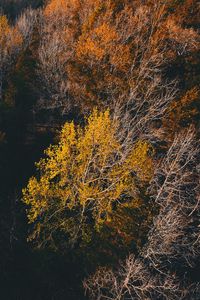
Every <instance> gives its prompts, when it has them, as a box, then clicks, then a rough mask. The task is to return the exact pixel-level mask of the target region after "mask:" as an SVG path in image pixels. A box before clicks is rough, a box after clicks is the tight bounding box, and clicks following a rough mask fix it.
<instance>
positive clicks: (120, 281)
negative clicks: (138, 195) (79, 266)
mask: <svg viewBox="0 0 200 300" xmlns="http://www.w3.org/2000/svg"><path fill="white" fill-rule="evenodd" d="M198 155H199V147H198V145H197V143H196V141H195V133H194V130H193V129H192V128H190V129H188V130H187V131H186V132H183V133H181V134H180V135H179V136H177V137H176V138H175V139H174V142H173V143H172V145H171V147H170V148H169V150H168V152H167V154H166V156H165V157H164V158H163V160H162V161H161V163H160V166H159V168H158V169H157V171H156V174H155V177H154V180H153V182H152V186H151V193H152V197H153V198H154V201H155V202H156V203H157V204H158V205H159V206H160V211H159V214H158V216H157V217H156V218H155V220H154V226H153V228H152V229H151V230H150V232H149V234H148V242H147V243H146V245H145V246H144V248H143V250H142V251H141V253H140V256H139V257H138V258H135V257H134V256H133V255H130V256H129V257H128V258H127V260H126V261H125V262H122V263H121V264H120V266H119V267H118V268H117V269H116V270H111V269H104V268H103V269H99V270H98V271H97V272H96V273H95V275H93V276H91V277H90V278H89V279H87V280H85V281H84V287H85V289H86V291H88V292H89V294H90V297H91V299H98V300H100V299H102V300H103V299H113V300H114V299H115V300H116V299H120V300H122V299H123V300H125V299H127V300H128V299H198V297H199V287H198V285H194V286H189V283H188V282H187V281H188V278H187V277H185V278H180V277H179V276H178V275H177V267H178V268H183V265H184V266H186V265H189V266H191V265H192V264H194V263H195V258H196V257H197V256H198V255H199V253H200V247H199V246H200V243H199V237H200V231H199V226H198V215H199V209H200V204H199V189H198V184H199V168H198Z"/></svg>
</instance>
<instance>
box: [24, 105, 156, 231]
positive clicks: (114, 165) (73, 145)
mask: <svg viewBox="0 0 200 300" xmlns="http://www.w3.org/2000/svg"><path fill="white" fill-rule="evenodd" d="M117 128H118V126H117V123H115V122H113V121H112V119H111V117H110V113H109V111H108V110H107V111H105V112H98V111H97V110H94V111H93V113H92V114H91V116H90V117H89V118H88V119H87V125H86V126H85V127H84V128H81V127H80V126H75V125H74V123H73V122H72V123H66V124H65V125H64V127H63V129H62V131H61V135H60V142H59V144H58V145H55V146H50V147H49V148H48V149H47V150H46V151H45V153H46V156H47V158H45V159H42V160H41V161H40V162H39V163H38V164H37V168H38V171H39V174H40V175H39V178H38V179H36V178H34V177H33V178H31V179H30V180H29V183H28V186H27V188H26V189H24V190H23V198H24V202H25V203H26V204H27V205H28V206H29V208H28V218H29V222H30V223H32V222H35V221H37V222H39V219H40V220H42V219H43V218H44V219H45V221H44V220H43V221H40V222H41V224H42V225H44V224H43V223H42V222H44V223H45V224H46V226H50V227H51V222H49V220H50V219H52V218H53V216H55V215H56V214H59V213H60V212H62V213H63V212H66V213H67V212H68V214H69V215H70V212H71V214H72V215H73V213H75V212H76V218H75V220H74V221H75V222H77V224H79V223H81V222H83V223H84V222H86V223H87V222H89V219H90V218H91V217H92V219H93V220H94V226H95V228H96V229H99V228H101V226H102V225H103V224H104V222H105V221H108V220H110V219H112V211H113V205H122V206H123V205H124V204H125V203H126V205H128V206H129V205H130V207H133V203H134V201H135V199H134V197H133V195H134V194H136V187H135V178H136V177H137V179H138V180H140V182H141V183H147V182H148V181H149V180H150V179H151V177H152V172H153V162H152V158H151V157H150V155H149V150H150V148H151V147H150V145H149V144H148V143H147V142H145V141H138V142H137V143H136V144H135V146H134V147H133V149H132V151H130V153H129V154H128V155H127V156H126V157H123V155H122V152H123V149H122V146H121V145H120V143H119V142H118V140H117V138H116V132H117ZM126 198H128V199H129V200H128V202H127V201H126ZM130 199H131V201H130ZM137 201H138V200H136V202H137ZM89 215H90V217H89ZM65 218H67V217H65ZM65 218H64V217H61V218H57V221H56V222H58V223H59V222H60V223H61V224H60V226H61V227H62V230H66V231H67V232H70V231H71V230H72V229H71V228H69V227H70V226H72V225H70V224H71V221H70V222H69V220H70V217H69V220H67V219H65ZM63 222H64V223H63ZM63 224H65V226H66V227H67V228H65V229H63ZM66 224H67V225H66ZM57 225H58V224H57ZM57 225H56V226H57ZM52 226H55V224H54V225H52ZM73 226H74V225H73ZM77 226H78V225H77ZM81 226H82V225H81ZM82 234H83V235H84V233H82ZM72 235H75V233H74V231H73V234H72Z"/></svg>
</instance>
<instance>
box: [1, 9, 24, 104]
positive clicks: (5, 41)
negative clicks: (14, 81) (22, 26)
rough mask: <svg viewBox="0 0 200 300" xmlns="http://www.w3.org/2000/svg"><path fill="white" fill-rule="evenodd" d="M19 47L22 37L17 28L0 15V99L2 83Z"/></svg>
mask: <svg viewBox="0 0 200 300" xmlns="http://www.w3.org/2000/svg"><path fill="white" fill-rule="evenodd" d="M21 45H22V37H21V35H20V33H19V31H18V30H17V28H15V27H11V26H10V25H9V23H8V19H7V17H6V16H4V15H0V99H2V97H3V83H4V81H5V79H6V76H7V74H8V71H9V70H10V67H11V63H12V62H13V60H14V58H15V56H16V54H17V53H18V51H19V49H20V47H21Z"/></svg>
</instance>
